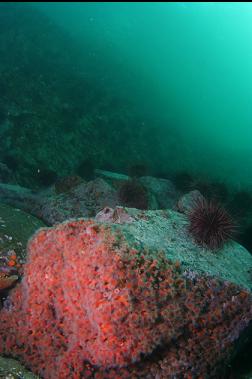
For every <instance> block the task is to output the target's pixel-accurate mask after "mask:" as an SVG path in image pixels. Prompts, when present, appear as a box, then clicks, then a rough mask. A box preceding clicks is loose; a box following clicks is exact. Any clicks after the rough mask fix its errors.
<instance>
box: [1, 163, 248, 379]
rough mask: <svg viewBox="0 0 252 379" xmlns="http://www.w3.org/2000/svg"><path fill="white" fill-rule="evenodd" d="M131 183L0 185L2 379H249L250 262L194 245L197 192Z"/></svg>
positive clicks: (70, 180) (231, 251) (240, 253)
mask: <svg viewBox="0 0 252 379" xmlns="http://www.w3.org/2000/svg"><path fill="white" fill-rule="evenodd" d="M132 180H133V179H131V178H129V177H127V176H125V175H121V174H117V173H112V172H109V171H102V170H96V173H95V178H94V179H93V180H91V181H85V180H83V179H81V178H77V177H76V176H70V177H66V178H62V179H61V180H60V181H57V182H56V183H55V184H54V185H52V186H50V187H48V188H44V189H42V190H40V191H34V190H29V189H27V188H24V187H20V186H18V185H15V184H7V183H2V184H1V185H0V200H1V208H0V211H1V212H0V216H1V222H0V244H1V245H0V250H1V258H2V260H1V269H2V271H1V273H2V276H1V277H0V288H1V283H2V289H1V298H2V310H1V311H0V321H1V326H0V341H1V348H0V351H1V354H2V358H1V359H2V360H1V361H0V377H3V378H30V377H32V375H35V376H34V377H36V375H39V376H40V377H41V378H71V377H72V378H75V377H76V378H81V377H82V378H241V379H245V378H250V377H251V375H250V374H249V368H248V369H246V370H245V366H246V364H247V362H248V360H247V361H246V362H244V364H243V367H240V366H239V364H237V359H239V360H240V361H242V357H243V359H244V351H247V354H248V351H249V349H250V347H249V343H250V333H251V332H250V329H251V327H250V325H251V318H252V301H251V289H252V275H251V272H252V255H251V254H250V253H249V252H248V251H247V250H246V249H245V248H244V247H242V245H241V244H239V243H237V242H235V241H229V242H227V243H225V244H224V246H223V247H221V248H220V249H218V251H212V250H210V249H207V248H206V247H202V246H199V245H198V244H197V243H196V242H195V241H194V239H193V238H192V236H191V235H190V233H189V232H188V214H189V212H190V209H191V207H192V206H193V204H194V201H195V198H198V197H201V196H202V195H201V194H200V193H199V191H197V190H195V191H192V192H190V193H187V194H183V191H181V190H179V189H178V188H177V187H176V185H175V184H174V183H173V182H172V181H170V180H167V179H158V178H154V177H150V176H145V177H140V178H138V179H134V180H133V184H134V186H133V188H134V190H135V191H136V192H133V194H132V193H131V194H130V196H128V197H127V196H125V192H123V191H121V188H122V186H123V185H125V183H126V184H128V183H131V182H132ZM136 182H137V186H140V187H137V186H136ZM139 188H141V191H142V189H143V188H144V192H141V191H139ZM137 191H138V192H137ZM143 199H144V200H143ZM133 200H134V201H135V203H134V201H133ZM132 201H133V203H132ZM132 204H133V205H135V207H132ZM129 205H130V207H129ZM137 205H140V208H145V209H137ZM41 228H42V229H41ZM35 232H36V233H35ZM34 233H35V234H34ZM32 235H33V237H32V238H31V236H32ZM30 238H31V239H30ZM28 241H29V242H28ZM27 242H28V246H27V248H26V245H27ZM6 279H9V282H6ZM1 280H2V282H1ZM62 291H63V292H62ZM81 315H82V316H81ZM244 349H245V350H244ZM246 349H247V350H246ZM15 357H16V358H18V360H19V361H20V362H21V363H22V364H24V366H20V364H19V363H18V361H15V364H14V361H13V360H10V358H15ZM55 362H58V363H57V364H56V363H55ZM22 367H26V369H27V368H28V369H30V370H32V372H33V374H32V373H31V371H30V372H28V371H26V369H24V368H22ZM241 369H244V373H243V372H242V370H241Z"/></svg>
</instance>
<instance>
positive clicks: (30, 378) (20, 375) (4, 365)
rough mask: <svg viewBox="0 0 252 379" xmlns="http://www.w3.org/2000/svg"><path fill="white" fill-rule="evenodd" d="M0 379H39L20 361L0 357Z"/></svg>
mask: <svg viewBox="0 0 252 379" xmlns="http://www.w3.org/2000/svg"><path fill="white" fill-rule="evenodd" d="M0 379H39V377H38V376H35V375H34V374H32V373H31V372H29V371H28V370H26V369H25V368H24V367H23V366H22V365H21V364H20V363H19V362H18V361H16V360H15V359H10V358H3V357H0Z"/></svg>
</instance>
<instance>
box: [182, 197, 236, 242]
mask: <svg viewBox="0 0 252 379" xmlns="http://www.w3.org/2000/svg"><path fill="white" fill-rule="evenodd" d="M189 222H190V223H189V232H190V234H191V235H192V236H193V238H194V240H195V241H196V243H198V244H199V245H200V246H205V247H207V248H209V249H211V250H216V249H219V248H221V247H222V246H223V244H224V243H225V242H227V241H228V240H229V239H231V238H232V237H233V236H234V234H235V228H236V227H235V223H234V221H233V219H232V217H231V216H230V214H229V213H228V212H227V211H226V210H225V209H224V208H223V207H222V206H221V205H220V204H218V203H216V202H214V201H211V200H206V199H200V200H198V201H196V202H195V204H194V206H193V208H192V210H191V212H190V213H189Z"/></svg>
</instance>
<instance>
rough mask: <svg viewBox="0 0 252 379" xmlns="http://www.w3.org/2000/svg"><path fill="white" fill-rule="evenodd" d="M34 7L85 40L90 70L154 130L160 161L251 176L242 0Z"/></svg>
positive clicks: (248, 32)
mask: <svg viewBox="0 0 252 379" xmlns="http://www.w3.org/2000/svg"><path fill="white" fill-rule="evenodd" d="M37 6H38V7H39V8H42V9H43V11H45V12H46V13H47V15H48V16H49V17H51V18H52V19H53V20H54V21H56V22H57V23H58V24H60V25H61V26H63V27H64V28H65V29H67V31H68V32H70V33H71V34H72V35H73V36H74V38H75V39H76V40H78V42H80V44H83V45H85V46H86V43H87V40H88V42H89V43H90V41H91V43H90V44H89V51H86V53H88V54H90V55H92V54H93V59H94V62H93V63H94V66H93V69H94V70H96V66H97V65H98V72H99V75H100V78H99V79H100V80H101V79H102V76H103V75H105V76H107V78H106V79H109V81H110V85H111V87H112V88H117V89H118V94H119V96H120V95H121V94H123V95H124V96H125V97H126V98H128V100H129V101H130V102H134V103H135V104H137V110H138V112H139V113H140V114H141V117H142V119H143V122H146V123H148V122H150V120H151V122H153V124H154V128H155V131H157V130H158V137H160V138H158V141H160V140H161V141H162V142H159V143H158V144H157V146H156V149H155V148H153V146H151V147H150V150H151V152H153V151H154V152H155V154H156V156H157V157H158V159H159V160H160V162H161V165H162V166H163V167H165V166H167V169H170V168H173V169H188V170H193V171H194V172H200V173H203V174H204V175H207V176H210V177H218V178H221V179H222V180H227V181H230V182H232V183H233V184H235V185H236V186H241V185H243V184H245V185H250V184H251V182H252V179H251V177H250V173H251V167H252V154H251V139H252V132H251V130H252V129H251V127H252V106H251V103H252V45H251V37H252V28H251V22H252V4H251V3H155V4H154V3H134V4H131V3H123V4H120V3H96V4H92V3H86V4H78V3H73V4H56V3H54V4H40V5H37ZM104 51H105V54H104ZM90 55H89V59H90ZM84 60H85V59H84ZM83 64H84V65H85V62H83ZM89 64H90V62H89ZM100 85H102V82H101V84H100ZM155 120H156V122H155ZM118 128H120V125H118ZM148 143H149V142H148ZM158 159H156V160H155V165H157V164H160V163H158V162H157V161H158ZM164 162H165V163H164Z"/></svg>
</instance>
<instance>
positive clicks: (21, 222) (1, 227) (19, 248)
mask: <svg viewBox="0 0 252 379" xmlns="http://www.w3.org/2000/svg"><path fill="white" fill-rule="evenodd" d="M43 226H45V224H44V223H43V222H42V221H40V220H38V219H37V218H36V217H34V216H32V215H30V214H28V213H25V212H23V211H21V210H20V209H17V208H12V207H10V206H8V205H5V204H1V203H0V252H5V251H8V250H15V252H16V254H17V256H18V257H19V258H20V259H25V254H26V253H25V251H26V244H27V241H28V239H29V238H30V237H31V236H32V235H33V233H34V232H35V231H36V230H37V229H39V228H41V227H43Z"/></svg>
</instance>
